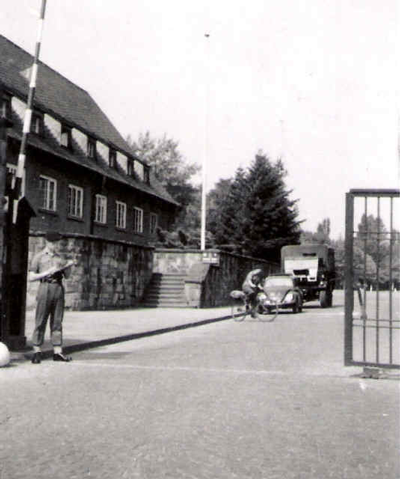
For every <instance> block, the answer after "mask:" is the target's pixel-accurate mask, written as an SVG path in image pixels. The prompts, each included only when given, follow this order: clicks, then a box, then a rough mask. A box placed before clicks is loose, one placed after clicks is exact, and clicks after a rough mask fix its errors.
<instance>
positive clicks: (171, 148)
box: [127, 131, 200, 207]
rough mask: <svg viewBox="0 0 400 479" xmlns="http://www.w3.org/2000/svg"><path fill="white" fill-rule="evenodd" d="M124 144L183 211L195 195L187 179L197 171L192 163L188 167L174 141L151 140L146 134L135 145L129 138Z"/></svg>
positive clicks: (140, 136) (198, 167)
mask: <svg viewBox="0 0 400 479" xmlns="http://www.w3.org/2000/svg"><path fill="white" fill-rule="evenodd" d="M127 142H128V144H129V145H130V147H131V149H132V152H133V154H134V155H136V156H137V157H138V158H140V159H142V160H144V161H146V163H147V164H148V165H150V166H151V169H152V172H153V174H154V175H155V177H156V178H157V180H158V181H159V182H160V183H161V184H162V185H163V186H164V187H165V189H166V190H167V191H168V193H169V194H170V195H171V196H172V197H173V198H174V199H175V200H176V201H177V202H178V203H180V204H181V205H183V206H184V207H185V206H186V205H187V204H188V202H189V201H188V197H190V195H192V194H193V193H194V191H195V187H194V186H193V185H192V184H191V183H190V180H191V178H192V177H193V176H194V175H195V174H196V173H197V172H198V171H199V170H200V166H199V165H197V164H196V163H188V162H187V160H186V159H185V158H184V157H183V155H182V154H181V153H180V151H179V149H178V147H179V144H178V142H177V141H175V140H173V139H171V138H167V136H166V135H164V136H163V137H162V138H152V137H151V136H150V132H149V131H146V133H145V134H142V133H140V135H139V138H138V140H137V141H135V140H133V139H132V138H131V136H130V135H129V136H128V137H127Z"/></svg>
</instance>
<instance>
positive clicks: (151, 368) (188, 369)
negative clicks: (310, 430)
mask: <svg viewBox="0 0 400 479" xmlns="http://www.w3.org/2000/svg"><path fill="white" fill-rule="evenodd" d="M70 364H72V365H74V366H84V367H89V368H90V367H94V368H98V367H100V368H113V369H136V370H149V371H185V372H203V373H216V374H221V373H225V374H243V375H245V374H247V375H254V376H263V375H264V376H296V377H299V376H324V377H328V376H331V377H332V376H335V377H342V378H343V377H344V378H346V377H349V376H350V371H348V370H346V371H343V370H342V368H337V370H335V368H333V369H332V370H331V371H330V372H327V371H326V370H325V371H315V372H310V371H307V372H302V371H299V370H298V369H296V370H293V371H276V370H271V371H267V370H265V369H262V370H252V369H219V368H192V367H188V366H141V365H137V364H108V363H102V362H96V363H93V362H90V363H88V362H86V361H76V360H74V361H73V362H72V363H70ZM333 372H334V374H332V373H333ZM352 373H354V372H352Z"/></svg>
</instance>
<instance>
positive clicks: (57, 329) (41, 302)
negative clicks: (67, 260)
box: [30, 250, 64, 346]
mask: <svg viewBox="0 0 400 479" xmlns="http://www.w3.org/2000/svg"><path fill="white" fill-rule="evenodd" d="M62 263H63V261H62V258H61V256H60V255H59V254H57V253H50V252H49V251H47V250H43V251H41V252H39V253H37V254H36V255H35V256H34V257H33V259H32V263H31V267H30V271H32V272H33V273H42V272H44V271H46V270H48V269H49V268H51V267H53V266H55V267H57V268H60V267H61V266H62ZM63 276H64V272H57V273H54V274H53V275H51V276H47V277H45V278H43V279H41V280H40V285H39V289H38V292H37V297H36V300H37V304H36V315H35V329H34V331H33V335H32V344H33V345H34V346H41V345H42V344H43V341H44V334H45V330H46V324H47V320H48V318H49V316H50V331H51V342H52V344H53V346H61V345H62V321H63V317H64V287H63V284H62V280H63Z"/></svg>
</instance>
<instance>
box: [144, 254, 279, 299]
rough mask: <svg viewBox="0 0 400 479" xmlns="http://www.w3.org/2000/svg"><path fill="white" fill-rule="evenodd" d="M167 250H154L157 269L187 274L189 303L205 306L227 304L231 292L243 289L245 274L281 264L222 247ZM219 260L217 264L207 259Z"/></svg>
mask: <svg viewBox="0 0 400 479" xmlns="http://www.w3.org/2000/svg"><path fill="white" fill-rule="evenodd" d="M206 253H207V255H206V256H207V257H206V258H204V257H203V256H204V253H203V252H202V251H199V250H166V249H165V250H164V249H157V250H156V251H155V252H154V272H157V273H164V274H166V273H169V274H171V273H179V274H185V275H186V280H185V296H186V300H187V304H188V306H192V307H198V308H206V307H215V306H227V305H229V304H230V297H229V293H230V292H231V291H232V290H233V289H241V286H242V283H243V281H244V279H245V277H246V274H247V273H248V272H249V271H251V270H252V269H255V268H261V269H262V270H263V271H264V274H266V275H268V274H271V273H275V272H278V271H279V269H280V265H279V264H275V263H271V262H268V261H264V260H262V259H257V258H251V257H249V256H240V255H236V254H232V253H227V252H223V251H219V250H207V252H206ZM212 257H214V258H213V259H210V258H212ZM214 260H215V261H217V263H216V264H213V263H212V262H211V263H209V262H208V261H214Z"/></svg>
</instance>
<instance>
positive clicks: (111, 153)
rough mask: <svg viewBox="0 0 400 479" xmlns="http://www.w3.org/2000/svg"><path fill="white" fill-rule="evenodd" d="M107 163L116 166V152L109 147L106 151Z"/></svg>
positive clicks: (112, 166)
mask: <svg viewBox="0 0 400 479" xmlns="http://www.w3.org/2000/svg"><path fill="white" fill-rule="evenodd" d="M108 165H109V167H110V168H116V166H117V152H116V151H115V150H113V149H112V148H110V151H109V153H108Z"/></svg>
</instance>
